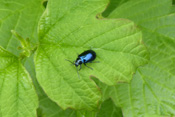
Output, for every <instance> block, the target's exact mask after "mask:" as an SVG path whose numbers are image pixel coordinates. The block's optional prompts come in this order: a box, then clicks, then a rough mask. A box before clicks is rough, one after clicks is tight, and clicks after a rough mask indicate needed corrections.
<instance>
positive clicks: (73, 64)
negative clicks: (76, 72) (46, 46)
mask: <svg viewBox="0 0 175 117" xmlns="http://www.w3.org/2000/svg"><path fill="white" fill-rule="evenodd" d="M65 60H66V61H69V62H70V63H72V65H75V64H74V63H73V62H72V61H70V60H67V59H65Z"/></svg>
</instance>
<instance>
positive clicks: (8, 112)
mask: <svg viewBox="0 0 175 117" xmlns="http://www.w3.org/2000/svg"><path fill="white" fill-rule="evenodd" d="M0 61H1V62H0V116H1V117H29V116H30V117H34V116H36V108H37V106H38V100H37V99H38V98H37V95H36V93H35V89H34V86H33V84H32V81H31V78H30V76H29V74H28V73H27V71H26V70H25V68H24V67H23V65H22V64H21V63H20V61H19V60H18V59H17V57H15V56H14V55H12V54H11V53H9V52H7V51H6V50H4V49H3V48H2V47H0Z"/></svg>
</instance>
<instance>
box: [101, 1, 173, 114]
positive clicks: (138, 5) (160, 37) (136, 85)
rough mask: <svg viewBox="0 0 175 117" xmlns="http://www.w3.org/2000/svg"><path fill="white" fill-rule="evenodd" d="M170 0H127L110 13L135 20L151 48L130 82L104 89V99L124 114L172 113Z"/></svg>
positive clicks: (113, 15)
mask: <svg viewBox="0 0 175 117" xmlns="http://www.w3.org/2000/svg"><path fill="white" fill-rule="evenodd" d="M171 2H172V1H171V0H154V1H152V0H140V1H136V2H130V1H129V2H127V3H125V4H123V5H121V6H119V7H117V8H116V9H115V10H114V11H113V12H112V13H111V14H110V15H109V17H110V18H118V17H120V18H129V19H131V20H133V21H135V22H136V23H137V24H138V26H139V27H140V29H141V30H142V32H143V40H144V42H145V44H146V45H147V47H148V50H149V51H150V58H151V60H150V62H149V64H148V65H146V66H144V67H141V68H139V69H138V71H137V73H136V74H135V75H134V78H133V80H132V81H131V83H129V84H119V85H118V86H116V87H108V86H105V88H104V89H103V94H104V99H106V98H108V97H109V96H111V97H112V99H113V100H114V101H115V103H116V104H117V105H119V106H121V107H122V110H123V113H124V116H133V117H135V116H137V117H138V116H153V115H154V116H159V117H160V116H170V115H175V110H174V105H175V90H174V89H175V87H174V82H175V57H174V55H175V22H174V21H175V13H172V11H171ZM138 9H139V10H138ZM128 14H129V15H128Z"/></svg>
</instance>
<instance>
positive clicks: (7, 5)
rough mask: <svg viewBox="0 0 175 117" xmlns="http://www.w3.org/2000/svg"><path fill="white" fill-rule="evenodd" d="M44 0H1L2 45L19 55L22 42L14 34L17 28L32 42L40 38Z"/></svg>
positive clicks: (0, 29)
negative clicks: (39, 27)
mask: <svg viewBox="0 0 175 117" xmlns="http://www.w3.org/2000/svg"><path fill="white" fill-rule="evenodd" d="M41 1H42V0H0V14H1V15H0V45H1V46H2V47H4V48H5V49H6V50H8V51H10V52H12V53H13V54H15V55H18V54H19V53H20V51H18V50H17V47H18V46H19V45H20V42H19V41H18V40H17V39H16V38H15V37H14V36H13V35H12V33H11V30H15V31H16V32H18V33H19V34H20V35H22V37H24V38H29V39H30V41H31V42H32V43H36V42H37V40H38V35H37V25H38V20H39V18H40V16H41V14H42V12H43V6H42V2H41Z"/></svg>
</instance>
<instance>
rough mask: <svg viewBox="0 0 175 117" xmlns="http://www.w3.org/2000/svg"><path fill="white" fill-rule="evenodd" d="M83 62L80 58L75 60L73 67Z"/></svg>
mask: <svg viewBox="0 0 175 117" xmlns="http://www.w3.org/2000/svg"><path fill="white" fill-rule="evenodd" d="M82 63H83V62H82V60H81V59H80V58H77V60H76V61H75V66H78V65H81V64H82Z"/></svg>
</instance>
